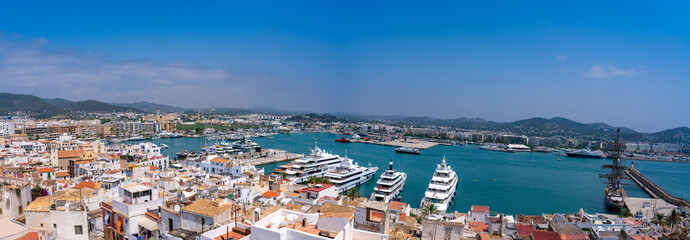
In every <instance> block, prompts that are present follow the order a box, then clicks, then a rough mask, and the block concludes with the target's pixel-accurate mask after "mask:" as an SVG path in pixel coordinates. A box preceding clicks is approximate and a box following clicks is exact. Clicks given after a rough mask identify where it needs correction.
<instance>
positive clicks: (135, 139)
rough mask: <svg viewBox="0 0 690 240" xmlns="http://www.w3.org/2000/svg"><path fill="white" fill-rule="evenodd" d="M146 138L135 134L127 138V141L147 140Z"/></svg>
mask: <svg viewBox="0 0 690 240" xmlns="http://www.w3.org/2000/svg"><path fill="white" fill-rule="evenodd" d="M145 139H146V138H144V136H141V135H135V136H131V137H129V138H127V141H131V142H134V141H142V140H145Z"/></svg>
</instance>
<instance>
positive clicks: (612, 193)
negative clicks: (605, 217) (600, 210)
mask: <svg viewBox="0 0 690 240" xmlns="http://www.w3.org/2000/svg"><path fill="white" fill-rule="evenodd" d="M620 137H621V129H620V128H619V129H618V131H617V133H616V141H615V142H614V144H615V146H614V150H613V151H614V155H613V158H612V163H611V164H610V165H608V164H605V165H603V166H602V167H603V168H607V169H611V172H610V173H607V174H601V175H599V177H601V178H604V179H606V188H605V189H604V195H605V198H606V199H605V200H606V206H608V207H610V208H613V209H621V208H623V207H624V205H625V202H624V201H623V197H624V190H623V188H622V187H621V186H620V185H621V184H620V180H621V179H623V178H625V177H624V176H623V172H625V169H626V167H625V166H623V164H622V160H621V151H622V150H621V145H622V144H623V143H622V142H621V140H620Z"/></svg>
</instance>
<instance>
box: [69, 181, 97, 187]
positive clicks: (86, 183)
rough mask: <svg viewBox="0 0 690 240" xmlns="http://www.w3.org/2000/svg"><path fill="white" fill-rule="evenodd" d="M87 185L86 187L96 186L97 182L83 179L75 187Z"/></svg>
mask: <svg viewBox="0 0 690 240" xmlns="http://www.w3.org/2000/svg"><path fill="white" fill-rule="evenodd" d="M85 187H86V188H95V187H96V183H94V182H92V181H83V182H80V183H79V184H77V186H74V188H76V189H82V188H85Z"/></svg>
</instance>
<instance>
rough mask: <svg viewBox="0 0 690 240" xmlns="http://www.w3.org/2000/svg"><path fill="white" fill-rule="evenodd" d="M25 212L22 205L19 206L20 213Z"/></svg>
mask: <svg viewBox="0 0 690 240" xmlns="http://www.w3.org/2000/svg"><path fill="white" fill-rule="evenodd" d="M23 212H24V209H22V206H19V214H22V213H23Z"/></svg>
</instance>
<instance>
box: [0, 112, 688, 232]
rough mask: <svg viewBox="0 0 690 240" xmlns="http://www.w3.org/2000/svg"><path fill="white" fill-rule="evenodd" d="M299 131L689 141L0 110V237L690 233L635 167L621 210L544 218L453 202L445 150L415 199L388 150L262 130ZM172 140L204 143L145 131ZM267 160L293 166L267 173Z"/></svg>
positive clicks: (278, 118)
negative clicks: (372, 154) (336, 146)
mask: <svg viewBox="0 0 690 240" xmlns="http://www.w3.org/2000/svg"><path fill="white" fill-rule="evenodd" d="M304 132H325V133H334V134H337V135H338V136H342V137H341V138H334V139H318V141H331V142H332V141H335V142H340V143H343V144H376V145H382V146H393V147H394V148H396V151H398V152H401V154H405V153H412V154H425V152H426V151H428V150H429V149H433V148H435V147H437V146H438V145H450V146H453V145H465V144H467V145H473V144H476V145H480V147H479V149H480V150H482V151H497V152H504V153H505V154H521V153H520V152H541V153H543V154H552V155H555V156H559V157H562V158H566V157H568V158H578V157H584V158H611V159H613V161H614V163H616V161H620V159H626V158H627V159H635V161H645V160H649V161H662V162H689V160H690V157H689V155H688V152H687V150H688V148H687V146H686V145H683V144H682V143H654V142H626V141H624V140H623V141H621V143H620V144H618V139H617V138H616V139H615V141H610V140H608V141H607V140H583V139H578V138H564V137H543V136H525V135H518V134H515V133H510V132H492V131H486V130H473V129H456V128H450V127H443V126H432V125H426V126H420V125H416V126H412V125H405V124H395V123H390V122H383V121H353V120H345V119H340V118H335V117H333V116H330V115H318V114H305V115H295V116H289V115H271V114H258V113H252V114H244V115H219V114H213V115H212V114H199V113H196V114H195V113H160V112H156V113H137V112H95V113H88V114H84V115H82V116H80V117H78V118H76V117H74V116H72V117H68V116H62V117H60V116H56V117H52V118H35V117H33V116H32V115H31V114H23V113H19V114H16V115H11V116H9V117H7V118H5V119H3V120H0V160H1V161H2V166H0V168H1V170H2V171H1V176H0V179H1V181H0V183H1V184H2V189H1V190H0V191H1V192H0V196H2V199H1V200H0V238H2V239H5V238H7V239H107V240H113V239H223V240H227V239H235V240H238V239H247V240H263V239H266V240H269V239H286V240H287V239H314V240H316V239H339V240H343V239H345V240H350V239H357V240H364V239H482V240H486V239H534V240H540V239H597V240H599V239H683V238H682V237H685V236H687V235H688V234H689V232H688V231H689V230H690V218H688V211H689V210H690V204H688V202H687V200H684V199H682V198H680V197H677V196H673V195H672V194H669V193H668V192H667V191H666V190H664V189H663V188H661V187H660V186H658V185H656V184H655V183H654V182H652V181H651V180H649V179H647V178H646V177H645V176H643V174H641V173H640V172H639V171H637V170H636V169H635V168H634V166H631V167H630V168H627V167H626V168H624V167H622V166H618V167H616V166H615V164H614V167H613V169H620V170H621V172H619V173H617V174H618V175H616V176H615V177H621V178H623V177H626V178H627V176H629V178H631V179H633V180H634V181H635V182H636V183H637V184H639V186H640V187H642V188H643V189H645V191H647V192H648V193H649V195H650V197H649V198H638V197H629V196H627V194H626V193H625V190H624V188H623V187H620V189H619V187H618V184H617V182H615V181H614V182H613V183H611V184H613V185H610V186H609V187H607V188H606V191H607V193H608V192H609V190H611V191H612V192H614V191H615V192H617V193H618V195H616V196H620V198H621V199H620V200H616V201H619V202H620V204H621V206H620V207H619V208H620V209H617V210H615V211H612V212H603V213H598V212H587V211H586V210H585V209H582V208H580V211H578V212H575V213H572V212H571V213H568V212H544V213H542V214H537V215H535V214H520V213H513V210H511V209H496V208H494V207H492V206H491V205H488V206H487V205H473V203H469V204H472V205H471V207H470V208H469V209H462V210H460V209H457V208H451V207H452V204H453V199H454V198H455V197H457V195H462V194H463V191H464V190H463V189H461V188H458V185H459V184H458V182H459V181H462V179H461V178H462V177H463V176H462V175H460V173H459V172H456V171H457V170H458V169H455V168H452V167H451V165H452V164H450V163H451V161H452V159H446V158H445V156H438V160H437V162H436V163H434V165H435V166H436V167H435V172H433V173H428V174H429V175H430V176H432V174H433V177H432V181H431V182H430V183H429V186H428V188H427V190H426V192H425V193H424V195H423V196H424V197H423V198H422V199H418V200H415V202H414V203H410V202H404V201H402V199H401V198H400V197H399V195H400V194H401V193H402V192H405V188H404V186H405V182H406V179H407V178H408V174H406V173H405V171H401V169H400V168H396V166H395V165H394V164H397V163H394V162H393V160H391V161H390V163H389V166H365V164H364V162H361V164H360V162H357V160H358V159H350V158H348V156H347V154H346V155H345V156H340V155H336V154H333V153H331V152H329V150H328V149H322V148H320V147H319V144H318V142H317V140H316V139H315V140H314V142H313V145H310V151H309V152H306V153H293V152H292V151H291V149H271V148H273V147H274V146H262V145H259V144H257V143H256V142H255V141H252V139H258V138H273V137H277V136H278V135H287V136H290V134H298V133H304ZM165 138H170V139H203V141H205V142H208V144H207V145H205V146H203V147H201V148H196V146H189V147H188V148H185V151H180V152H176V154H174V155H165V154H163V149H166V148H168V147H169V146H167V145H164V144H156V143H153V142H152V141H151V140H156V139H165ZM614 138H615V135H614V136H612V137H611V139H614ZM623 139H624V138H623ZM310 144H312V143H310ZM616 146H619V147H617V148H616ZM617 159H618V160H617ZM559 160H560V158H559ZM269 163H277V164H283V165H280V166H279V167H278V168H275V169H266V168H265V167H264V166H266V165H265V164H269ZM408 167H409V166H408ZM379 168H381V169H379ZM403 168H404V167H403ZM609 168H611V167H609ZM403 170H404V169H403ZM623 171H624V172H625V174H626V175H625V176H621V175H623V174H624V173H623ZM612 173H613V172H612ZM606 177H608V178H609V179H611V176H610V175H609V176H606ZM370 181H371V182H376V187H374V191H373V192H372V194H371V196H368V195H363V194H362V191H361V189H358V187H359V186H360V185H361V184H364V183H366V182H370ZM475 181H476V180H475ZM494 181H495V179H494ZM610 188H615V190H613V189H610ZM621 190H622V191H621ZM607 197H608V195H607ZM614 198H615V197H614ZM535 200H536V199H535ZM417 201H421V204H417V203H418V202H417ZM592 201H602V203H603V200H602V199H592ZM608 202H610V201H609V199H607V203H608ZM413 206H414V207H413ZM614 207H615V206H614ZM506 212H511V213H512V214H505V213H506Z"/></svg>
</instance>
